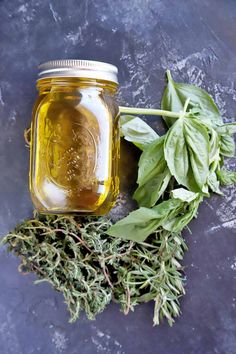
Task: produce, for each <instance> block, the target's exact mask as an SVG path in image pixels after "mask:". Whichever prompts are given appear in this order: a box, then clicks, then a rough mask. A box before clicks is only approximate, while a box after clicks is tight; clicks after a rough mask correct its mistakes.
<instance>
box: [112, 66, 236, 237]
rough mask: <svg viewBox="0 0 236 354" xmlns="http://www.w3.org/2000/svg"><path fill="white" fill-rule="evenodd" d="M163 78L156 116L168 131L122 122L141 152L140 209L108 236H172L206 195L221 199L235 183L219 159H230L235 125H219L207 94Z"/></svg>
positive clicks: (132, 120)
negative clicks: (160, 133) (164, 85)
mask: <svg viewBox="0 0 236 354" xmlns="http://www.w3.org/2000/svg"><path fill="white" fill-rule="evenodd" d="M167 78H168V85H167V88H166V90H165V92H164V95H163V99H162V109H164V111H163V110H162V111H161V110H157V111H156V112H155V114H162V115H163V116H164V119H165V121H166V123H167V125H168V127H169V129H168V131H167V133H166V134H165V135H163V136H162V137H159V136H158V134H156V133H155V132H154V130H153V129H152V128H150V127H149V126H148V125H147V124H146V123H145V122H143V121H142V120H141V119H140V118H138V117H136V118H135V117H133V116H124V117H121V126H122V134H123V136H124V138H125V139H126V140H128V141H131V142H133V143H134V144H135V145H136V146H138V147H139V148H140V149H141V150H143V151H142V154H141V157H140V160H139V169H138V179H137V184H138V187H137V189H136V191H135V192H134V195H133V198H134V199H135V200H136V201H137V203H138V205H139V209H137V210H135V211H133V212H131V213H130V214H129V215H128V216H127V217H126V218H124V219H122V220H120V221H118V222H117V223H116V224H115V225H113V226H112V227H111V228H110V229H109V230H108V232H107V233H108V234H109V235H111V236H117V237H121V238H124V239H129V240H133V241H137V242H142V241H144V240H145V239H146V238H147V237H148V236H149V235H150V234H152V233H157V232H162V231H163V230H164V231H165V232H171V233H173V235H176V234H178V233H180V232H181V231H182V229H183V228H184V227H186V226H187V225H188V224H189V222H190V221H191V220H192V218H194V217H196V215H197V210H198V207H199V204H200V203H201V202H202V200H203V197H206V196H207V197H208V196H210V194H209V191H212V192H214V193H217V194H220V195H223V193H222V192H221V190H220V185H221V184H223V185H224V184H225V185H228V184H231V183H235V182H236V172H232V171H228V170H225V169H222V165H223V157H224V156H227V157H232V156H234V152H235V144H234V140H233V137H232V134H233V133H235V132H236V123H229V124H223V121H222V118H221V116H220V113H219V110H218V108H217V107H216V105H215V103H214V101H213V100H212V98H211V97H210V96H209V95H208V93H207V92H206V91H204V90H202V89H200V88H199V87H196V86H193V85H187V84H179V83H175V82H174V80H173V79H172V77H171V75H170V72H169V71H168V72H167ZM133 110H134V114H137V111H138V110H140V111H142V112H144V110H143V109H135V108H134V109H133ZM130 111H132V108H129V112H130ZM153 111H154V110H152V112H153ZM173 112H174V113H173ZM178 112H179V113H178Z"/></svg>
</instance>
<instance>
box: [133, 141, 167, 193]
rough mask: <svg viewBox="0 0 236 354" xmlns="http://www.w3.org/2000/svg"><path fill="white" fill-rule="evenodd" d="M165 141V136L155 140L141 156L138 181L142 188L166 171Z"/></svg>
mask: <svg viewBox="0 0 236 354" xmlns="http://www.w3.org/2000/svg"><path fill="white" fill-rule="evenodd" d="M164 141H165V136H163V137H161V138H159V139H157V140H155V141H154V142H153V143H152V144H150V145H149V146H148V147H147V148H146V149H145V150H144V151H143V153H142V155H141V156H140V159H139V165H138V166H139V169H138V180H137V183H138V184H139V185H140V186H142V185H143V184H144V183H146V182H147V181H149V180H150V179H151V178H153V177H155V176H156V175H157V174H159V173H162V172H163V171H164V170H165V169H166V166H167V165H166V161H165V158H164Z"/></svg>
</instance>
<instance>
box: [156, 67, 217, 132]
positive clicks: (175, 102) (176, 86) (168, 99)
mask: <svg viewBox="0 0 236 354" xmlns="http://www.w3.org/2000/svg"><path fill="white" fill-rule="evenodd" d="M167 80H168V84H167V87H166V89H165V91H164V94H163V98H162V101H161V107H162V109H164V110H168V111H175V112H179V111H182V110H183V107H184V104H185V102H186V100H187V99H188V98H190V104H189V106H188V110H189V111H190V110H191V109H192V108H193V109H195V108H197V110H198V113H199V118H200V119H201V118H202V119H203V120H205V119H207V120H210V121H211V122H212V123H213V124H214V126H216V125H220V124H222V123H223V120H222V118H221V115H220V112H219V110H218V108H217V106H216V104H215V103H214V101H213V99H212V98H211V96H210V95H209V94H208V93H207V92H206V91H205V90H203V89H201V88H200V87H197V86H194V85H189V84H182V83H177V82H174V80H173V79H172V77H171V74H170V71H169V70H167ZM163 118H164V120H165V122H166V123H167V125H168V127H170V126H171V125H172V124H173V123H174V122H175V120H173V118H170V117H163Z"/></svg>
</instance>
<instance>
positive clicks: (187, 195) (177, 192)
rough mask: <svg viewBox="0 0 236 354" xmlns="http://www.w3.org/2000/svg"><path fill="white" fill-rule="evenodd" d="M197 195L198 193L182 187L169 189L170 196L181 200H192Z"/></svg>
mask: <svg viewBox="0 0 236 354" xmlns="http://www.w3.org/2000/svg"><path fill="white" fill-rule="evenodd" d="M198 196H199V193H194V192H191V191H188V190H187V189H184V188H177V189H174V190H173V191H171V197H172V198H175V199H180V200H182V201H183V202H188V203H190V202H192V201H193V200H194V199H196V198H197V197H198Z"/></svg>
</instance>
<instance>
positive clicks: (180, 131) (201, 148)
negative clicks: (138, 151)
mask: <svg viewBox="0 0 236 354" xmlns="http://www.w3.org/2000/svg"><path fill="white" fill-rule="evenodd" d="M164 155H165V160H166V162H167V165H168V167H169V169H170V172H171V173H172V175H173V176H174V177H175V178H176V180H177V182H178V183H179V184H181V185H183V186H185V187H187V188H188V189H190V190H192V191H194V192H197V191H199V189H200V190H203V187H204V185H205V184H206V181H207V177H208V173H209V136H208V132H207V130H206V128H205V127H204V126H203V125H202V124H200V123H199V122H198V121H196V120H195V119H190V118H179V119H178V120H177V121H176V122H175V124H174V125H173V126H172V127H171V128H170V129H169V131H168V133H167V134H166V139H165V144H164Z"/></svg>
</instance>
